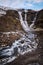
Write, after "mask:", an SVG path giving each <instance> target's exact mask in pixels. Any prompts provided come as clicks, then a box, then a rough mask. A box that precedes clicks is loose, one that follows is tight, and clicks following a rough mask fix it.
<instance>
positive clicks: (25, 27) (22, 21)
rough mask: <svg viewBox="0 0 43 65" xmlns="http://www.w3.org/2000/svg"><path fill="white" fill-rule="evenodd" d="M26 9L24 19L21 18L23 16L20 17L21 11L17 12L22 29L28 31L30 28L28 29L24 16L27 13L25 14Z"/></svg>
mask: <svg viewBox="0 0 43 65" xmlns="http://www.w3.org/2000/svg"><path fill="white" fill-rule="evenodd" d="M26 12H27V11H26V10H25V20H23V17H22V12H21V11H18V13H19V18H20V23H21V25H22V27H23V29H24V31H26V32H28V31H29V30H30V29H29V26H28V24H27V20H26V17H27V14H26Z"/></svg>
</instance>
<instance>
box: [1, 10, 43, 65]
mask: <svg viewBox="0 0 43 65" xmlns="http://www.w3.org/2000/svg"><path fill="white" fill-rule="evenodd" d="M5 12H6V14H1V15H2V16H0V65H9V64H10V63H11V64H10V65H14V64H15V65H40V64H42V62H41V61H42V60H43V59H41V58H42V56H41V55H42V54H41V53H42V47H43V46H42V43H43V27H41V25H40V23H39V25H38V26H39V28H41V31H40V30H39V31H38V30H37V24H36V22H39V20H40V21H43V20H42V18H43V16H42V15H41V14H40V13H39V12H42V13H43V10H41V11H38V12H37V11H33V10H24V9H22V10H20V9H18V10H5ZM38 15H40V18H41V19H38ZM42 25H43V24H42ZM34 26H35V28H36V30H35V29H34ZM40 34H41V36H40ZM6 41H7V42H6ZM39 50H40V51H39ZM36 51H37V52H36ZM31 58H32V59H31ZM21 59H22V60H21ZM25 61H26V62H25Z"/></svg>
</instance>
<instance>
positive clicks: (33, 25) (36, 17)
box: [30, 13, 37, 28]
mask: <svg viewBox="0 0 43 65" xmlns="http://www.w3.org/2000/svg"><path fill="white" fill-rule="evenodd" d="M36 18H37V13H36V14H35V17H34V19H33V21H32V24H31V25H30V28H32V27H33V26H34V23H35V21H36Z"/></svg>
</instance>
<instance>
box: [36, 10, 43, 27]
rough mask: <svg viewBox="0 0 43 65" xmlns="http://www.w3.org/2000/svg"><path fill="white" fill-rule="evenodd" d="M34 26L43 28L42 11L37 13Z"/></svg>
mask: <svg viewBox="0 0 43 65" xmlns="http://www.w3.org/2000/svg"><path fill="white" fill-rule="evenodd" d="M35 24H36V27H41V28H43V9H42V10H40V11H39V12H38V14H37V19H36V22H35Z"/></svg>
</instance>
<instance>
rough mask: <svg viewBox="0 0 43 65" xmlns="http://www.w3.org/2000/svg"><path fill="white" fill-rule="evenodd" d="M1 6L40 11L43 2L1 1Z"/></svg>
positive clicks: (25, 0) (23, 0)
mask: <svg viewBox="0 0 43 65" xmlns="http://www.w3.org/2000/svg"><path fill="white" fill-rule="evenodd" d="M0 6H6V7H12V8H24V9H35V10H40V9H43V0H0Z"/></svg>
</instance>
